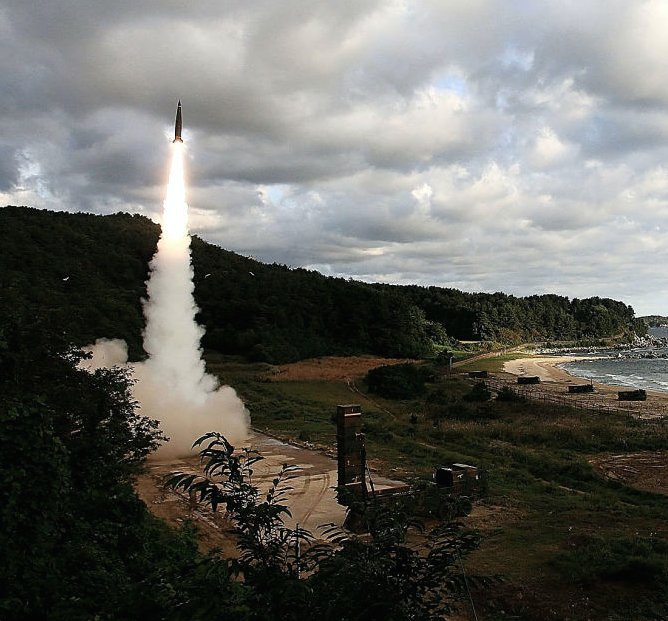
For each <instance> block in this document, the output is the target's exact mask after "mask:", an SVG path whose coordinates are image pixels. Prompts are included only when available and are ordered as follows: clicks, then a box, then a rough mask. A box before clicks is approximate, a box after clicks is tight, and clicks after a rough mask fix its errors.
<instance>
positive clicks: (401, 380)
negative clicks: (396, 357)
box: [367, 362, 430, 399]
mask: <svg viewBox="0 0 668 621" xmlns="http://www.w3.org/2000/svg"><path fill="white" fill-rule="evenodd" d="M429 376H430V373H429V371H426V370H425V369H424V368H423V367H421V366H418V365H416V364H413V363H411V362H407V363H405V364H393V365H385V366H382V367H376V368H375V369H371V370H370V371H369V372H368V373H367V384H368V386H369V391H370V392H375V393H378V394H379V395H381V396H383V397H385V398H387V399H414V398H415V397H419V396H421V395H423V394H424V393H425V392H426V390H427V389H426V387H425V381H426V380H427V379H428V378H429Z"/></svg>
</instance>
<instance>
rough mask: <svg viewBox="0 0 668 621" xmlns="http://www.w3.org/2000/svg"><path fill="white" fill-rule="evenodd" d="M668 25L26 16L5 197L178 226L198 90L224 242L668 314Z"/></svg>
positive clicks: (646, 8) (6, 101) (125, 5)
mask: <svg viewBox="0 0 668 621" xmlns="http://www.w3.org/2000/svg"><path fill="white" fill-rule="evenodd" d="M666 24H668V8H667V6H666V4H665V3H664V2H661V1H659V0H641V1H639V2H633V3H629V2H626V1H624V0H592V1H590V2H586V3H583V2H570V1H568V2H560V3H553V2H546V1H542V0H539V1H536V2H532V3H510V4H509V3H503V2H499V1H498V0H473V1H470V2H465V3H463V2H441V1H437V0H428V1H424V2H416V1H412V0H392V1H391V2H380V1H374V0H364V1H363V0H359V1H358V2H345V3H318V4H315V5H314V4H313V3H311V2H306V1H305V0H291V1H290V2H287V1H283V0H257V1H254V2H250V3H249V2H237V1H235V2H230V3H227V4H226V5H225V7H222V6H221V5H216V4H215V3H195V4H192V3H190V4H187V5H186V4H181V3H165V2H162V1H158V0H147V1H146V2H141V3H135V2H131V1H130V0H119V2H116V3H86V2H83V1H81V0H68V2H64V0H52V1H51V2H49V3H29V2H14V1H13V0H12V1H11V2H8V3H5V5H4V7H3V8H2V9H0V34H1V35H2V37H0V71H1V72H2V75H3V80H2V81H1V82H0V96H2V101H3V113H4V114H3V135H2V138H1V139H0V140H1V146H2V152H3V154H4V157H3V159H2V161H0V192H2V193H1V194H0V200H2V201H3V202H5V203H15V204H31V205H36V206H45V207H48V208H51V209H72V210H77V209H85V210H89V211H95V212H98V213H106V212H111V211H117V210H119V209H126V210H130V211H133V212H139V213H144V214H147V215H151V216H153V217H155V216H156V215H157V213H158V211H159V209H160V205H161V202H162V193H163V191H164V183H165V174H166V168H167V158H168V154H169V148H168V147H169V143H168V140H167V138H168V136H169V134H170V132H171V131H172V118H173V117H172V115H173V113H174V105H175V102H176V100H177V99H178V98H179V97H181V98H182V99H183V103H184V123H185V135H186V140H187V146H188V149H189V151H188V162H187V171H188V175H189V176H188V185H189V202H190V205H191V208H192V228H193V231H194V232H196V233H199V234H201V235H202V236H203V237H204V238H206V239H209V240H211V241H214V242H217V243H221V244H222V245H224V246H226V247H228V248H230V249H233V250H238V251H240V252H242V253H244V254H253V255H254V256H256V257H258V258H262V259H264V260H267V261H278V262H283V263H287V264H292V265H309V266H320V267H321V268H322V269H323V270H326V271H327V272H328V273H332V274H337V275H346V276H354V277H359V278H363V279H366V280H382V281H386V282H392V281H401V282H413V281H414V282H419V283H422V284H440V285H445V286H455V287H460V288H463V289H468V290H473V289H486V290H499V289H500V290H506V291H508V292H511V293H517V294H529V293H533V292H540V291H549V290H554V291H555V292H557V293H561V294H567V295H571V296H580V297H582V296H586V295H594V294H596V295H608V296H612V297H618V298H619V297H622V298H624V299H625V301H627V302H629V303H633V304H636V303H637V304H639V305H640V306H639V308H638V310H640V311H643V312H648V311H656V312H668V309H666V308H662V307H661V305H663V304H668V293H667V292H666V286H665V285H664V282H663V277H662V275H661V273H660V270H657V269H656V264H657V261H659V260H663V259H664V258H665V254H666V252H665V251H664V250H663V248H664V247H668V245H667V244H666V243H665V242H666V240H665V239H664V238H665V235H666V232H667V231H668V172H667V169H666V164H665V162H666V161H668V146H666V145H667V144H668V106H667V105H666V104H668V82H666V80H665V75H666V61H665V59H666V58H668V39H666V37H665V34H664V33H665V30H666ZM653 292H656V294H654V293H653Z"/></svg>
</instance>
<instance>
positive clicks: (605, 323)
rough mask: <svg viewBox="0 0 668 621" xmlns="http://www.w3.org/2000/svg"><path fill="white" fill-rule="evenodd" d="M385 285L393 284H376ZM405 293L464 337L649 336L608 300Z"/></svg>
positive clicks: (436, 290) (411, 289)
mask: <svg viewBox="0 0 668 621" xmlns="http://www.w3.org/2000/svg"><path fill="white" fill-rule="evenodd" d="M376 286H380V287H383V288H386V289H393V288H396V286H394V285H376ZM399 289H401V291H402V294H403V295H404V296H405V297H406V298H407V299H409V300H410V301H411V302H412V303H413V304H415V305H416V306H418V307H419V308H420V309H422V310H423V311H424V313H425V316H426V318H427V319H428V320H430V321H433V322H437V323H439V324H440V325H442V326H443V327H444V328H445V329H446V331H447V333H448V334H451V335H453V336H456V338H458V339H460V340H480V341H497V342H499V343H508V344H515V343H521V342H526V341H545V340H549V341H560V340H584V339H596V338H603V337H612V336H621V335H623V334H624V333H627V332H636V333H637V334H645V333H646V331H647V326H646V324H645V322H643V321H641V320H640V319H636V318H635V315H634V311H633V307H631V306H629V305H627V304H624V303H623V302H619V301H617V300H611V299H610V298H599V297H591V298H586V299H583V300H580V299H578V298H574V299H572V300H569V298H567V297H565V296H559V295H554V294H546V295H531V296H528V297H524V298H518V297H515V296H512V295H506V294H505V293H491V294H490V293H465V292H463V291H458V290H456V289H445V288H441V287H418V286H414V285H409V286H401V287H399Z"/></svg>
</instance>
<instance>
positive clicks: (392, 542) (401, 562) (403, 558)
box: [167, 433, 486, 621]
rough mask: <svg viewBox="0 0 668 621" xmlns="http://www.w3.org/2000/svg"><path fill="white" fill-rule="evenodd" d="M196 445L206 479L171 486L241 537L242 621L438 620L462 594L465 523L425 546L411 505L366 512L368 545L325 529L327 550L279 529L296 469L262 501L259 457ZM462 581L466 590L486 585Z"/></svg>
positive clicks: (443, 529) (448, 527)
mask: <svg viewBox="0 0 668 621" xmlns="http://www.w3.org/2000/svg"><path fill="white" fill-rule="evenodd" d="M196 445H198V446H203V449H202V450H201V452H200V456H201V459H202V464H203V466H204V474H203V475H202V476H197V475H192V474H188V473H183V472H177V473H174V474H173V475H172V476H171V478H170V479H169V480H168V482H167V485H169V486H171V487H174V488H176V489H182V490H184V491H188V492H192V493H195V494H196V495H197V496H198V498H199V501H200V502H202V503H204V504H207V505H209V506H211V508H212V510H214V511H215V510H216V509H217V508H218V507H219V506H221V505H224V506H225V507H226V509H227V511H228V514H229V515H230V517H231V519H232V520H233V522H234V523H235V526H236V530H237V531H238V533H239V534H240V538H239V548H240V551H241V557H240V560H239V571H240V572H241V573H242V574H243V576H244V585H245V586H246V587H248V588H249V589H250V590H249V592H248V594H247V596H248V598H249V599H248V602H249V609H248V615H249V616H248V617H247V618H249V619H293V620H307V619H309V620H310V619H323V620H331V621H338V620H340V619H355V618H370V619H378V620H379V621H383V620H390V619H391V620H396V621H402V620H409V619H425V620H430V619H434V620H436V619H442V618H443V614H444V613H448V612H451V611H452V606H453V603H454V601H456V599H457V598H459V597H460V596H461V595H462V594H463V593H464V592H465V590H466V588H467V584H466V578H465V577H464V574H463V573H462V570H461V567H462V565H461V563H462V557H464V556H466V555H467V554H468V553H470V552H471V551H472V550H474V549H475V548H476V547H477V545H478V537H476V536H475V534H473V533H470V532H466V531H464V530H463V525H462V524H461V523H459V522H456V521H453V520H448V521H444V522H442V523H440V524H439V525H438V526H437V527H436V528H434V529H432V530H431V531H430V532H429V533H428V534H427V535H426V537H424V539H423V540H422V542H421V544H417V545H416V544H409V543H408V539H407V537H408V534H409V532H410V531H411V530H413V529H415V528H416V527H419V526H420V524H419V523H418V522H415V520H413V519H411V518H410V515H409V511H408V507H407V505H406V504H405V503H395V504H393V505H390V506H388V505H385V504H384V505H379V506H378V507H376V506H375V504H374V502H372V503H371V504H370V505H366V506H365V509H364V515H363V522H364V524H365V525H366V531H367V532H368V534H367V535H365V536H356V535H353V534H350V533H347V532H344V531H342V530H341V529H339V528H338V527H336V526H334V525H329V527H328V528H327V529H326V530H325V531H324V533H323V535H324V537H325V542H324V543H323V542H316V541H315V538H314V537H313V535H312V534H311V533H310V532H308V531H305V530H303V529H291V528H288V527H286V525H285V523H284V517H285V516H286V515H289V509H288V506H287V505H286V497H285V494H286V492H287V491H288V490H289V489H291V488H290V487H289V485H286V484H287V483H288V482H289V480H290V478H291V477H292V476H294V475H293V474H292V472H293V471H294V468H293V467H290V466H283V468H282V469H281V471H280V472H279V473H278V474H277V475H276V478H275V479H274V480H273V482H272V484H271V487H270V488H269V490H268V491H267V492H266V493H260V491H259V490H258V488H257V487H256V486H255V485H253V484H252V476H253V469H252V466H253V464H255V463H256V462H257V461H258V460H260V459H262V457H261V455H259V454H258V453H256V452H254V451H249V450H247V449H245V450H242V451H241V452H240V453H238V454H237V453H235V451H234V448H233V447H232V446H231V445H230V444H229V443H228V442H227V440H226V439H225V438H224V437H223V436H221V435H220V434H218V433H209V434H207V435H205V436H203V437H202V438H200V439H199V440H198V441H197V442H196ZM297 550H299V553H298V552H297ZM468 580H469V584H470V585H472V586H476V585H483V584H486V581H485V580H482V579H479V578H476V577H470V576H469V577H468ZM250 602H252V605H251V604H250Z"/></svg>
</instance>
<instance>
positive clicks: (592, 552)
mask: <svg viewBox="0 0 668 621" xmlns="http://www.w3.org/2000/svg"><path fill="white" fill-rule="evenodd" d="M567 547H568V548H569V549H568V551H565V552H562V553H561V554H560V555H559V556H557V558H556V559H555V560H554V565H555V567H556V568H557V570H558V571H559V572H560V573H561V574H562V575H563V576H564V577H565V578H567V579H568V580H570V581H572V582H578V583H582V584H588V585H591V584H592V583H594V582H596V581H600V580H601V579H604V580H614V581H624V582H626V583H631V584H638V585H643V586H652V587H655V588H661V587H663V588H666V587H668V544H666V542H665V541H664V540H661V539H659V538H657V537H656V536H652V535H650V536H646V537H640V536H636V537H622V538H614V539H612V538H610V537H602V536H596V535H581V536H573V537H571V538H570V539H569V541H568V544H567Z"/></svg>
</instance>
